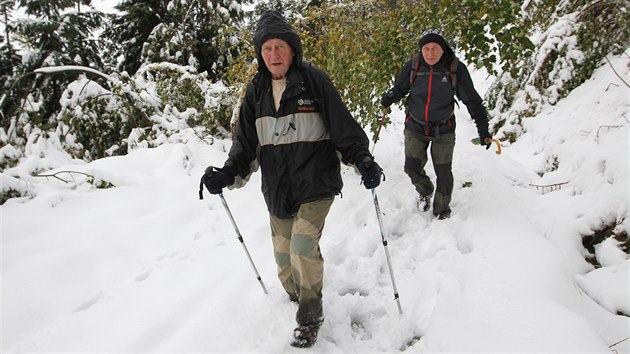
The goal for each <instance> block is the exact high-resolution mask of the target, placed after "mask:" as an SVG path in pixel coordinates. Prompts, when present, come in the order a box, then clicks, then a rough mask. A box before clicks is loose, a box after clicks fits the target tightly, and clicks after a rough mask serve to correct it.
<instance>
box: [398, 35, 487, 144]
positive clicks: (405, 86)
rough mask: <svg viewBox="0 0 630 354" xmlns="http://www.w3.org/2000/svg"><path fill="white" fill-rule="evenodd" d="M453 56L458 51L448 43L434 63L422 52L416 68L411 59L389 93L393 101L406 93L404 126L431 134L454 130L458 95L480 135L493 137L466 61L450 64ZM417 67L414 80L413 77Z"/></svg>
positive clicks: (424, 133) (414, 130)
mask: <svg viewBox="0 0 630 354" xmlns="http://www.w3.org/2000/svg"><path fill="white" fill-rule="evenodd" d="M454 60H455V55H454V54H453V51H452V49H450V47H447V50H446V51H445V52H444V55H443V56H442V58H441V59H440V61H439V62H437V63H436V64H435V65H433V66H429V65H428V64H427V63H426V62H425V61H424V59H423V58H422V55H420V58H419V61H417V60H416V62H417V63H418V65H417V68H416V67H414V66H415V65H414V60H413V59H410V60H409V61H407V62H406V63H405V65H404V66H403V68H402V70H401V72H400V74H399V75H398V78H397V79H396V81H395V82H394V86H393V87H392V88H391V89H390V90H389V91H388V92H387V93H386V95H388V96H389V98H390V99H391V101H392V102H398V101H400V100H401V99H402V98H404V97H405V96H407V100H406V102H405V106H406V112H407V117H406V119H405V128H406V129H409V130H411V131H413V132H416V133H420V134H423V135H426V136H432V137H436V136H439V135H440V134H446V133H452V132H454V131H455V114H454V110H455V95H457V97H458V98H459V99H460V100H461V101H462V103H463V104H464V105H466V108H467V109H468V112H469V113H470V116H471V117H472V119H473V120H474V121H475V124H476V125H477V131H478V133H479V136H480V137H481V138H486V137H490V134H489V133H488V116H487V112H486V109H485V107H484V105H483V100H482V99H481V97H480V96H479V94H478V93H477V91H476V90H475V87H474V84H473V82H472V79H471V77H470V73H469V72H468V69H467V68H466V65H464V64H463V63H462V62H460V61H459V60H456V61H455V65H456V66H457V67H456V68H451V64H452V63H453V62H454ZM455 65H454V66H455ZM415 70H417V74H416V75H415V80H410V77H412V76H414V75H412V73H413V71H415ZM452 75H456V83H457V84H456V85H453V84H452V80H453V78H452V77H451V76H452ZM412 81H413V82H412ZM453 86H455V87H453Z"/></svg>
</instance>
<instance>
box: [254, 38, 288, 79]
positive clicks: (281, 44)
mask: <svg viewBox="0 0 630 354" xmlns="http://www.w3.org/2000/svg"><path fill="white" fill-rule="evenodd" d="M260 52H261V54H262V57H263V60H264V61H265V65H266V66H267V69H269V71H270V72H271V78H272V79H274V80H277V79H282V78H283V77H285V76H286V75H287V72H288V71H289V68H290V67H291V63H293V48H291V46H290V45H289V43H287V42H285V41H284V40H282V39H279V38H272V39H269V40H267V41H266V42H265V43H263V45H262V47H261V48H260Z"/></svg>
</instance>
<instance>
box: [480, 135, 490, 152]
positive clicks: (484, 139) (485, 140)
mask: <svg viewBox="0 0 630 354" xmlns="http://www.w3.org/2000/svg"><path fill="white" fill-rule="evenodd" d="M479 145H481V146H482V147H485V148H486V150H488V149H490V146H492V135H490V133H489V132H488V131H486V132H484V133H481V134H479Z"/></svg>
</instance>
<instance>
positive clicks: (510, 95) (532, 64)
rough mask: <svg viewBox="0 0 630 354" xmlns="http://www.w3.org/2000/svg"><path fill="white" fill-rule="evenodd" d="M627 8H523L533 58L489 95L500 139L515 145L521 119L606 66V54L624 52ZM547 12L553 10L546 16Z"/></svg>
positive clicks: (557, 2) (553, 3) (581, 3)
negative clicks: (530, 35)
mask: <svg viewBox="0 0 630 354" xmlns="http://www.w3.org/2000/svg"><path fill="white" fill-rule="evenodd" d="M626 6H627V2H623V1H618V0H597V1H594V2H592V1H586V0H578V1H561V0H550V1H530V2H526V3H525V5H524V9H523V10H524V12H525V14H526V16H528V18H529V20H530V21H531V26H532V28H533V32H534V33H535V34H533V37H532V41H533V42H534V44H535V45H536V50H535V55H534V56H532V57H524V58H521V59H520V60H519V61H518V62H515V63H514V65H515V67H517V68H518V73H517V74H515V75H513V74H512V73H510V72H509V71H505V72H504V73H503V74H502V75H501V76H500V77H499V78H498V79H497V81H496V83H494V84H493V86H492V87H491V89H490V90H489V93H488V98H489V107H490V108H491V117H493V118H492V121H491V123H492V125H493V126H494V130H495V132H496V133H497V134H498V135H499V137H500V138H502V139H503V140H509V141H510V142H514V141H515V140H516V138H517V137H518V136H520V135H521V134H522V133H523V119H524V118H527V117H532V116H535V115H536V114H538V113H539V112H540V109H541V107H542V105H544V104H551V105H555V104H556V103H557V102H558V101H559V100H560V99H562V98H564V97H566V96H567V95H568V94H569V92H571V91H572V90H573V89H574V88H576V87H578V86H579V85H581V84H582V83H583V82H584V81H586V80H587V79H588V78H590V77H591V75H592V73H593V71H594V70H595V69H596V68H597V67H599V66H601V65H604V64H606V61H605V60H603V58H605V57H606V55H607V54H609V53H613V54H618V53H621V52H623V50H625V48H626V46H627V43H628V40H629V39H630V30H629V28H630V16H628V9H627V7H626ZM550 7H555V11H554V12H553V13H551V14H550V13H549V8H550Z"/></svg>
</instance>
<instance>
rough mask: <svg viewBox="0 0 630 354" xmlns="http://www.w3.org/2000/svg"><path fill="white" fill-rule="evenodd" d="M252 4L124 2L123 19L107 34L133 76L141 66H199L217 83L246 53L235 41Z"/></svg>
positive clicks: (224, 0)
mask: <svg viewBox="0 0 630 354" xmlns="http://www.w3.org/2000/svg"><path fill="white" fill-rule="evenodd" d="M247 3H248V0H212V1H192V2H191V1H184V0H169V1H167V0H123V1H122V2H121V3H120V4H119V5H118V6H117V7H116V9H117V10H118V11H120V12H121V15H118V16H116V17H115V18H114V19H113V21H112V26H111V28H110V29H108V30H106V31H105V32H104V36H105V37H107V38H108V39H109V40H110V42H111V43H112V44H113V48H112V49H111V50H112V53H113V56H114V57H121V58H122V60H121V61H120V63H118V68H119V69H120V70H121V71H127V72H128V73H129V74H133V73H135V72H136V71H137V70H138V68H140V66H141V65H142V64H147V63H156V62H163V61H165V62H171V63H175V64H179V65H192V66H195V67H196V68H197V69H198V71H199V72H204V71H206V72H208V75H209V77H210V78H212V79H216V78H218V77H219V76H220V74H221V73H222V72H223V71H224V70H225V68H226V67H227V65H228V63H229V59H230V58H231V57H233V56H235V55H237V54H238V53H240V51H241V50H242V41H240V40H239V39H238V38H237V37H235V35H234V33H235V32H236V27H237V26H238V25H239V24H240V23H241V22H242V21H243V18H244V13H245V12H244V10H243V8H242V5H243V4H247Z"/></svg>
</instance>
